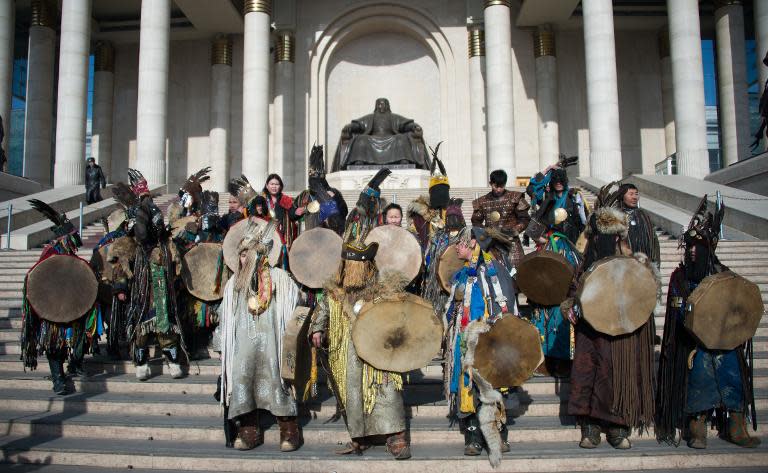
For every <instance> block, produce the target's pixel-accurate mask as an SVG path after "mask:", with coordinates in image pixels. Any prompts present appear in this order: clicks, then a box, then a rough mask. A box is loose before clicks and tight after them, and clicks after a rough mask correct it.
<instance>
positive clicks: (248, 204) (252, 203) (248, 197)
mask: <svg viewBox="0 0 768 473" xmlns="http://www.w3.org/2000/svg"><path fill="white" fill-rule="evenodd" d="M229 192H231V193H232V194H234V195H236V196H237V200H238V201H240V206H241V207H242V208H243V211H242V214H241V215H242V218H257V219H260V220H264V221H267V220H269V218H270V217H269V213H268V212H267V199H265V198H264V196H263V195H260V194H258V193H257V192H256V190H255V189H254V188H253V186H252V185H251V183H250V182H249V181H248V178H247V177H245V175H244V174H243V175H241V176H240V177H236V178H233V179H231V180H230V181H229ZM236 217H237V216H236V215H235V216H234V217H233V218H232V220H235V219H236ZM242 218H241V219H242ZM241 219H238V220H237V221H239V220H241ZM237 221H235V222H234V223H237ZM234 223H232V225H234ZM230 226H231V225H230Z"/></svg>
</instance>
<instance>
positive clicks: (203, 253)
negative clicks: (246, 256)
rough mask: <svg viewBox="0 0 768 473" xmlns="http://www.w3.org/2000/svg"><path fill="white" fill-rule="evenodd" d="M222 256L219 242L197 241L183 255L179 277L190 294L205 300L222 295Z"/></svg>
mask: <svg viewBox="0 0 768 473" xmlns="http://www.w3.org/2000/svg"><path fill="white" fill-rule="evenodd" d="M222 257H223V255H222V251H221V245H220V244H219V243H198V244H197V245H195V247H194V248H192V249H191V250H189V251H188V252H187V254H185V255H184V259H183V260H182V261H181V278H182V279H183V280H184V285H185V286H186V287H187V290H188V291H189V293H190V294H192V295H193V296H195V297H197V298H198V299H200V300H202V301H206V302H211V301H217V300H219V299H221V298H222V297H224V284H225V283H226V281H222V277H223V276H222V275H221V272H222V271H224V266H223V264H224V262H223V260H222ZM217 279H218V281H217ZM217 286H218V287H217Z"/></svg>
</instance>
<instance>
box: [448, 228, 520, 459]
mask: <svg viewBox="0 0 768 473" xmlns="http://www.w3.org/2000/svg"><path fill="white" fill-rule="evenodd" d="M451 242H452V243H453V244H455V248H456V253H457V255H458V257H459V258H460V259H461V260H463V261H465V265H464V267H463V268H462V269H461V270H460V271H459V272H458V273H456V275H455V276H454V277H453V286H452V288H451V294H450V300H451V303H450V305H449V306H448V309H447V311H446V313H445V319H446V321H447V322H448V329H447V331H446V340H445V346H446V353H445V359H446V365H445V369H444V373H445V374H444V377H445V395H446V398H447V400H448V403H449V408H450V415H451V416H452V417H454V416H455V417H458V419H459V422H460V425H461V430H462V431H463V432H464V455H468V456H476V455H480V454H481V453H482V450H483V446H486V447H487V448H488V451H489V455H490V459H491V464H492V465H494V466H497V465H498V462H499V461H500V460H501V453H503V452H508V451H509V443H508V442H507V434H508V432H507V426H506V411H505V410H504V409H503V408H500V407H498V406H497V405H493V404H490V403H488V402H487V400H488V399H489V398H496V399H501V394H500V393H498V391H495V390H494V389H493V388H494V387H489V386H486V385H487V382H481V383H480V384H478V383H476V382H473V379H472V377H471V376H470V372H471V368H472V367H471V366H466V365H467V359H466V356H467V346H468V344H467V341H468V338H469V337H472V336H477V332H474V331H473V330H472V327H475V326H476V325H473V324H475V323H478V324H480V323H493V322H494V321H495V320H497V319H498V318H499V317H501V315H502V314H515V315H516V314H517V313H518V310H517V303H516V299H515V288H514V283H513V281H512V276H511V275H510V273H509V268H510V262H509V261H508V260H506V261H502V260H499V259H496V257H495V256H494V253H492V252H491V249H492V248H494V247H498V246H499V245H502V246H504V247H505V249H506V251H501V252H500V254H502V255H504V256H502V257H503V258H505V257H506V254H507V252H508V251H509V249H508V247H509V246H510V245H511V244H512V242H511V241H510V240H509V239H508V238H506V235H504V234H502V233H501V232H499V231H497V230H494V229H484V228H481V227H464V228H463V229H462V230H460V231H459V232H458V233H457V234H456V235H455V236H454V237H452V238H451ZM503 387H504V386H496V388H503ZM510 387H511V386H510ZM494 393H495V394H494ZM484 399H485V400H486V402H484V401H483V400H484ZM502 405H503V403H502Z"/></svg>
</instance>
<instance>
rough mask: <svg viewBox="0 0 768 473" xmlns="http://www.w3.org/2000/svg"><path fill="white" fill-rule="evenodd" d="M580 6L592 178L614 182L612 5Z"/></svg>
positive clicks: (617, 148)
mask: <svg viewBox="0 0 768 473" xmlns="http://www.w3.org/2000/svg"><path fill="white" fill-rule="evenodd" d="M581 5H582V10H583V12H584V55H585V59H586V68H587V118H588V123H589V171H590V175H591V176H592V177H597V178H600V179H602V180H604V181H613V180H616V179H620V178H621V177H622V167H621V132H620V128H619V90H618V81H617V78H616V41H615V39H614V34H613V2H611V0H583V1H582V2H581Z"/></svg>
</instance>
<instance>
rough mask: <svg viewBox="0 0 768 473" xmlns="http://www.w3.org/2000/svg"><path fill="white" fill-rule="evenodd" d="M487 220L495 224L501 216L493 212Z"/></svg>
mask: <svg viewBox="0 0 768 473" xmlns="http://www.w3.org/2000/svg"><path fill="white" fill-rule="evenodd" d="M488 220H490V221H491V222H492V223H496V222H498V221H499V220H501V214H500V213H499V212H498V211H497V210H494V211H493V212H491V213H490V214H489V215H488Z"/></svg>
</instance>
